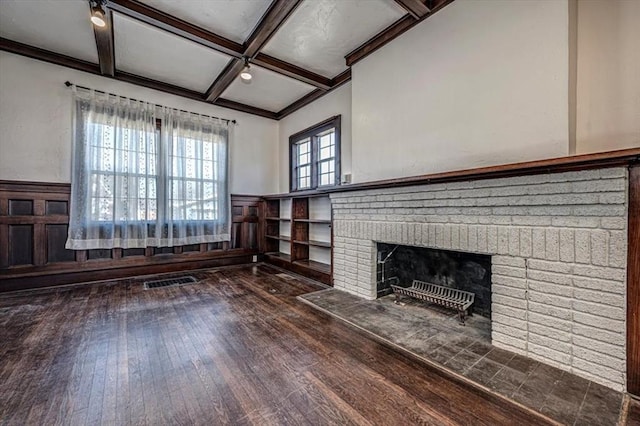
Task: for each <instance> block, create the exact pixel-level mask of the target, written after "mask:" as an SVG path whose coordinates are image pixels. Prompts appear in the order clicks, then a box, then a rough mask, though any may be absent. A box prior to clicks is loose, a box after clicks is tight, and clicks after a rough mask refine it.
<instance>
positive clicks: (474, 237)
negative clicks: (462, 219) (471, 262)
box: [467, 225, 478, 252]
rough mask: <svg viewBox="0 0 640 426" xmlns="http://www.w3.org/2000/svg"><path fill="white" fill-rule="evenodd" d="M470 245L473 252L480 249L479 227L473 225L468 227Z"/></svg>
mask: <svg viewBox="0 0 640 426" xmlns="http://www.w3.org/2000/svg"><path fill="white" fill-rule="evenodd" d="M467 236H468V247H467V249H468V250H469V251H471V252H477V251H478V227H477V226H474V225H471V226H469V227H468V228H467Z"/></svg>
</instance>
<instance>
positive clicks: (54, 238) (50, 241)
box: [46, 224, 76, 263]
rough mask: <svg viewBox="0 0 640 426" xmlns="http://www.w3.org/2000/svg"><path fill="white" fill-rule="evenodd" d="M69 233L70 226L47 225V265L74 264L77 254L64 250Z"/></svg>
mask: <svg viewBox="0 0 640 426" xmlns="http://www.w3.org/2000/svg"><path fill="white" fill-rule="evenodd" d="M68 231H69V226H68V225H65V224H49V225H46V232H47V263H56V262H74V261H75V260H76V254H75V252H74V251H73V250H67V249H66V248H64V245H65V244H66V242H67V234H68Z"/></svg>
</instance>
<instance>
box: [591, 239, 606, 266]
mask: <svg viewBox="0 0 640 426" xmlns="http://www.w3.org/2000/svg"><path fill="white" fill-rule="evenodd" d="M608 239H609V234H608V232H606V231H592V232H591V263H592V264H594V265H598V266H607V265H608V264H609V250H608V245H609V244H608Z"/></svg>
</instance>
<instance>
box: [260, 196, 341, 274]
mask: <svg viewBox="0 0 640 426" xmlns="http://www.w3.org/2000/svg"><path fill="white" fill-rule="evenodd" d="M265 222H266V223H265V227H264V229H265V242H264V244H265V249H266V250H265V259H266V260H267V261H269V262H272V263H274V264H277V265H278V266H281V267H284V268H287V269H291V270H293V271H295V272H299V273H301V274H303V275H307V276H310V277H312V278H315V279H318V280H319V281H322V282H324V283H327V284H330V283H331V245H332V244H331V201H330V200H329V196H327V195H309V196H295V195H291V196H278V197H274V198H266V200H265Z"/></svg>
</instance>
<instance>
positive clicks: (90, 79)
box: [0, 52, 278, 194]
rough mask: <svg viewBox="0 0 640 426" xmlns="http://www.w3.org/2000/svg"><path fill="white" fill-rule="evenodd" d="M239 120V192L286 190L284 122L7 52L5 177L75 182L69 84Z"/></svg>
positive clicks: (1, 147) (2, 118) (3, 65)
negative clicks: (281, 147) (281, 180)
mask: <svg viewBox="0 0 640 426" xmlns="http://www.w3.org/2000/svg"><path fill="white" fill-rule="evenodd" d="M67 80H69V81H71V82H73V83H75V84H78V85H82V86H88V87H91V88H94V89H98V90H103V91H108V92H112V93H116V94H121V95H123V96H129V97H132V98H136V99H142V100H146V101H150V102H154V103H158V104H162V105H167V106H170V107H175V108H180V109H184V110H188V111H193V112H196V113H202V114H208V115H214V116H217V117H221V118H228V119H235V120H237V121H238V126H236V127H235V128H234V138H233V141H232V145H231V153H230V155H231V191H232V193H237V194H267V193H274V192H277V191H278V158H277V156H278V154H277V153H278V145H277V143H278V122H277V121H274V120H269V119H266V118H261V117H257V116H253V115H249V114H244V113H241V112H237V111H233V110H229V109H225V108H220V107H216V106H213V105H207V104H204V103H202V102H196V101H193V100H189V99H185V98H181V97H178V96H173V95H169V94H166V93H162V92H158V91H155V90H151V89H146V88H143V87H139V86H135V85H131V84H127V83H122V82H119V81H116V80H112V79H108V78H103V77H100V76H96V75H92V74H87V73H83V72H80V71H76V70H72V69H68V68H64V67H60V66H57V65H52V64H48V63H45V62H40V61H36V60H33V59H29V58H25V57H22V56H18V55H14V54H11V53H7V52H0V179H7V180H31V181H42V182H70V171H71V92H70V90H69V89H68V88H66V87H65V86H64V84H63V83H64V82H65V81H67Z"/></svg>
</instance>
